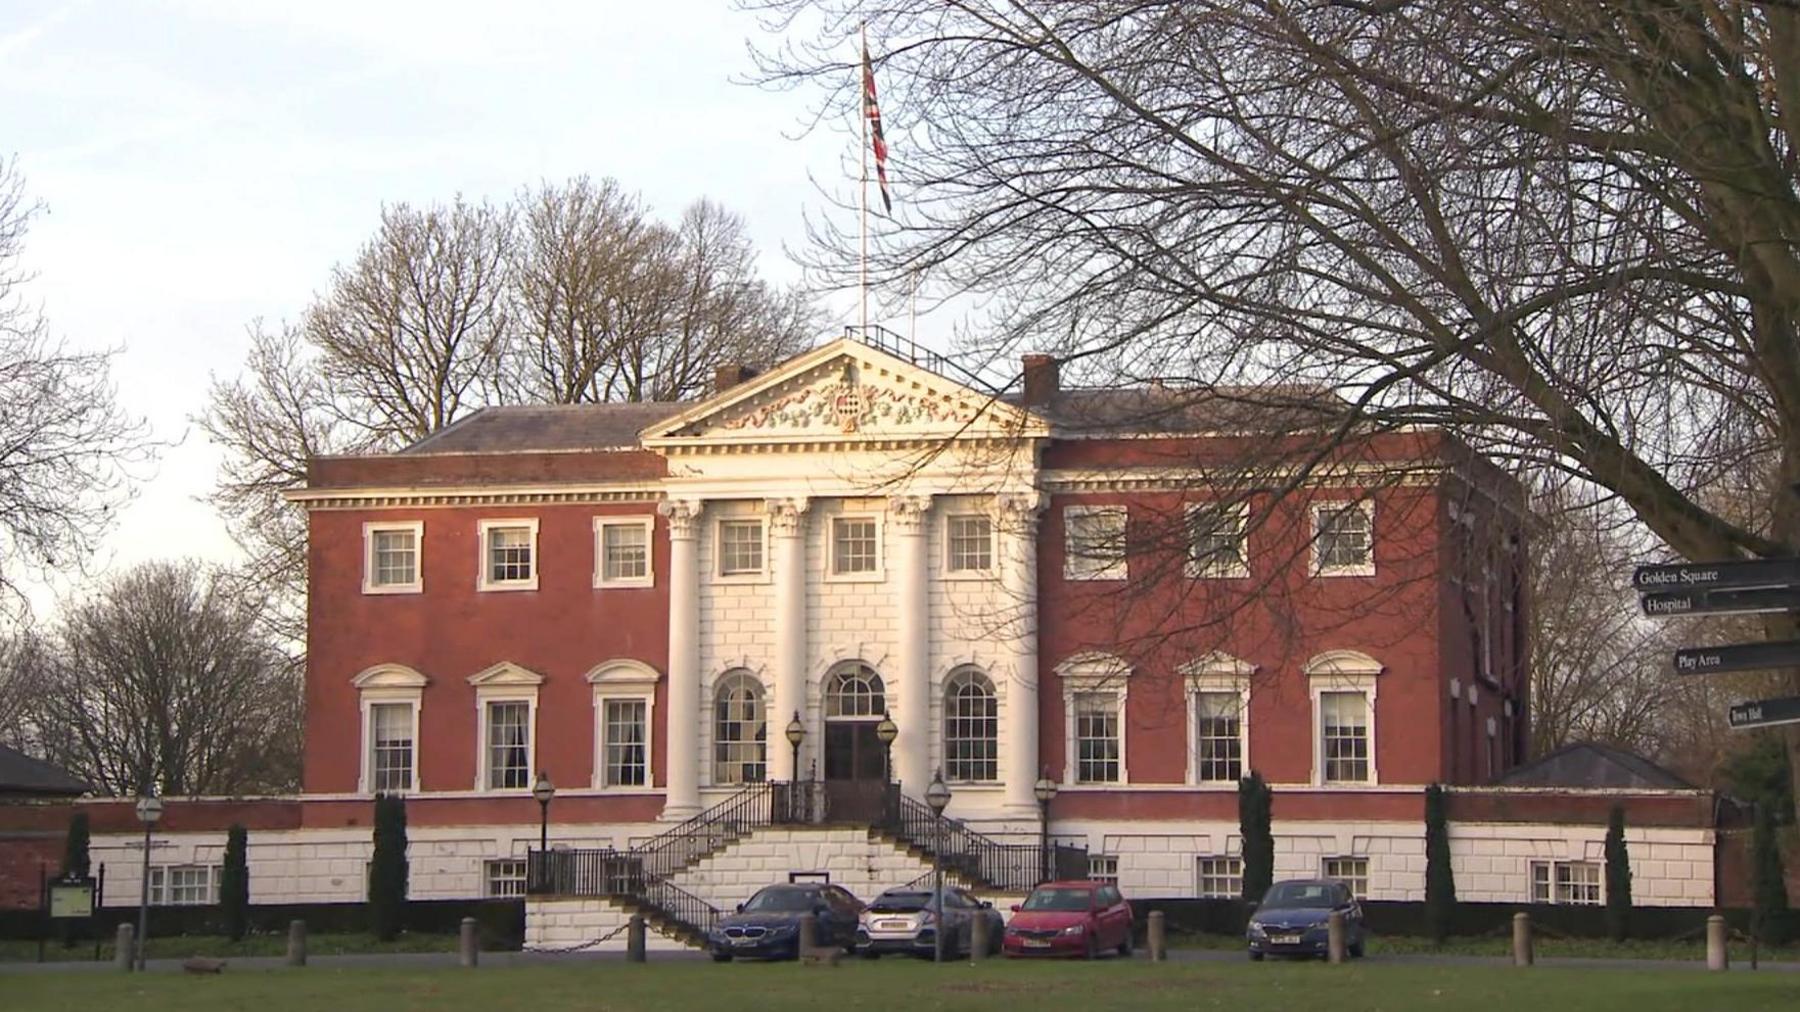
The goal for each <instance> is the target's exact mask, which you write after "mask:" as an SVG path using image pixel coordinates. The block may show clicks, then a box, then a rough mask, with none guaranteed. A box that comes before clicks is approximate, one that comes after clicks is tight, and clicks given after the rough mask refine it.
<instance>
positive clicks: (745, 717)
mask: <svg viewBox="0 0 1800 1012" xmlns="http://www.w3.org/2000/svg"><path fill="white" fill-rule="evenodd" d="M768 742H769V721H768V713H767V710H766V708H765V707H764V706H763V687H762V683H761V682H760V681H757V679H756V677H755V676H754V675H752V674H750V672H748V671H733V672H732V673H730V674H728V675H726V676H725V677H724V678H721V679H720V680H719V683H718V685H717V687H716V688H714V689H713V782H714V783H718V784H758V783H762V781H763V778H764V777H766V776H767V775H768V767H767V765H766V763H767V761H768Z"/></svg>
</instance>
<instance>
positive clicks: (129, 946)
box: [113, 921, 137, 973]
mask: <svg viewBox="0 0 1800 1012" xmlns="http://www.w3.org/2000/svg"><path fill="white" fill-rule="evenodd" d="M115 938H116V940H115V941H114V942H113V966H115V967H117V968H118V969H121V970H124V971H125V972H126V973H130V972H131V967H132V965H133V964H132V959H133V957H135V956H136V955H137V929H136V928H134V927H132V926H131V922H130V921H126V922H124V923H122V924H120V925H119V933H118V935H117V936H115Z"/></svg>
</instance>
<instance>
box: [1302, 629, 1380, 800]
mask: <svg viewBox="0 0 1800 1012" xmlns="http://www.w3.org/2000/svg"><path fill="white" fill-rule="evenodd" d="M1383 670H1384V669H1383V668H1382V666H1381V663H1380V662H1379V661H1377V660H1375V659H1374V658H1373V657H1370V656H1369V655H1367V654H1364V653H1359V652H1357V651H1355V650H1328V651H1326V652H1325V653H1322V654H1318V655H1316V656H1314V657H1313V658H1312V659H1311V660H1309V661H1307V662H1306V668H1305V671H1306V675H1307V683H1308V684H1307V687H1308V689H1309V691H1310V693H1311V696H1312V716H1313V783H1314V784H1315V785H1318V786H1330V785H1337V784H1345V785H1365V784H1378V783H1380V782H1381V778H1380V776H1379V775H1378V773H1377V769H1376V761H1375V760H1376V730H1377V725H1376V720H1375V718H1376V713H1377V710H1376V705H1375V696H1376V688H1377V686H1378V685H1379V681H1380V676H1381V673H1382V671H1383Z"/></svg>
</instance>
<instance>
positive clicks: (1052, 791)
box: [1033, 774, 1056, 882]
mask: <svg viewBox="0 0 1800 1012" xmlns="http://www.w3.org/2000/svg"><path fill="white" fill-rule="evenodd" d="M1033 793H1035V794H1036V795H1037V799H1038V854H1039V855H1040V857H1041V860H1042V861H1043V864H1044V866H1043V868H1041V869H1040V871H1042V872H1043V875H1044V881H1046V882H1048V881H1050V877H1051V876H1050V866H1051V865H1050V800H1051V799H1052V798H1054V797H1056V781H1054V780H1052V779H1050V776H1049V774H1045V775H1044V776H1041V777H1038V782H1037V786H1036V787H1035V788H1033Z"/></svg>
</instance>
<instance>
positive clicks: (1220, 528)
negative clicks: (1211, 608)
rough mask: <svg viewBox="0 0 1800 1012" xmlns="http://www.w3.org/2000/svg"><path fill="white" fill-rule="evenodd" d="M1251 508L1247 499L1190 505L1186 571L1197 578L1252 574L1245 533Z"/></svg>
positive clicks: (1233, 577) (1221, 577)
mask: <svg viewBox="0 0 1800 1012" xmlns="http://www.w3.org/2000/svg"><path fill="white" fill-rule="evenodd" d="M1249 523H1250V508H1249V506H1248V505H1247V504H1245V503H1230V504H1221V503H1194V504H1192V505H1190V506H1188V509H1187V530H1188V559H1187V575H1188V576H1191V577H1194V578H1196V579H1208V578H1211V579H1235V578H1239V577H1245V576H1249V575H1250V552H1249V549H1248V547H1247V546H1246V534H1245V531H1246V530H1247V529H1248V527H1249Z"/></svg>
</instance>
